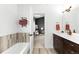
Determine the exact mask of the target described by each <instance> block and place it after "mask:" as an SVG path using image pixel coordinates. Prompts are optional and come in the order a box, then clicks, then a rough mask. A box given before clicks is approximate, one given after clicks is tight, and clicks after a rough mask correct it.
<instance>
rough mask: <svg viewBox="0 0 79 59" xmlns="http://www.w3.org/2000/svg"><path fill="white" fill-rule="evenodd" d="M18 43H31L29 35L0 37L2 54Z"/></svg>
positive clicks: (19, 34) (18, 34)
mask: <svg viewBox="0 0 79 59" xmlns="http://www.w3.org/2000/svg"><path fill="white" fill-rule="evenodd" d="M18 42H30V38H29V34H28V33H14V34H9V35H6V36H3V37H0V52H3V51H5V50H6V49H7V48H10V47H11V46H12V45H14V44H16V43H18Z"/></svg>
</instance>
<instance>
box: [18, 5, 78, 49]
mask: <svg viewBox="0 0 79 59" xmlns="http://www.w3.org/2000/svg"><path fill="white" fill-rule="evenodd" d="M62 8H63V5H47V4H35V5H34V4H27V5H26V4H25V5H18V18H20V17H27V19H28V20H29V24H28V25H27V27H24V28H22V27H20V26H19V29H20V30H19V31H22V32H30V33H33V32H34V30H35V24H34V21H33V14H34V13H43V14H44V15H45V47H47V48H52V47H53V36H52V34H53V32H54V31H55V25H56V22H59V23H60V24H61V25H62V11H63V9H62ZM78 10H79V8H76V9H73V10H72V11H71V12H70V13H65V14H64V15H63V26H65V24H66V23H69V24H70V25H71V29H72V30H73V29H76V30H77V29H78V26H77V25H79V24H77V25H76V22H77V21H78V16H79V15H78ZM77 23H78V22H77ZM61 30H62V29H61ZM77 31H78V30H77Z"/></svg>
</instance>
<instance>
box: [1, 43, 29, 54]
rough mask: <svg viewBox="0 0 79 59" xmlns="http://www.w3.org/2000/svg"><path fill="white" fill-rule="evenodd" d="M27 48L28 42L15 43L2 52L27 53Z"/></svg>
mask: <svg viewBox="0 0 79 59" xmlns="http://www.w3.org/2000/svg"><path fill="white" fill-rule="evenodd" d="M29 50H30V43H28V42H27V43H16V44H15V45H13V46H12V47H10V48H8V49H7V50H6V51H4V52H2V54H27V53H28V51H29Z"/></svg>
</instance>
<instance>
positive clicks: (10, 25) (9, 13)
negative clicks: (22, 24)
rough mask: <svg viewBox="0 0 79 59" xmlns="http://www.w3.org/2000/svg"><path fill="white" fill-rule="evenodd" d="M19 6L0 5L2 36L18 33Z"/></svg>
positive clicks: (0, 33)
mask: <svg viewBox="0 0 79 59" xmlns="http://www.w3.org/2000/svg"><path fill="white" fill-rule="evenodd" d="M16 20H17V5H16V4H15V5H13V4H0V36H4V35H7V34H12V33H16V32H17V22H16Z"/></svg>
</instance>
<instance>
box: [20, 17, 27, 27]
mask: <svg viewBox="0 0 79 59" xmlns="http://www.w3.org/2000/svg"><path fill="white" fill-rule="evenodd" d="M27 22H28V21H27V19H25V18H23V17H22V19H21V20H19V24H20V25H21V26H22V27H24V26H26V25H27Z"/></svg>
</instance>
